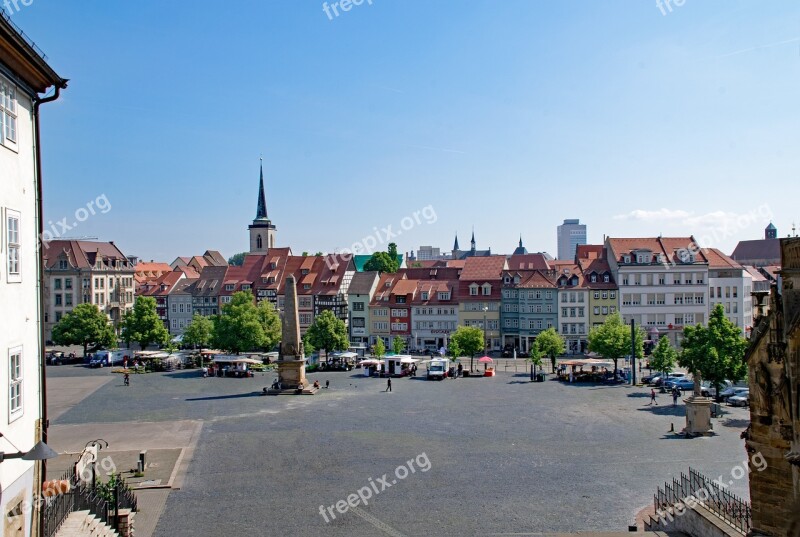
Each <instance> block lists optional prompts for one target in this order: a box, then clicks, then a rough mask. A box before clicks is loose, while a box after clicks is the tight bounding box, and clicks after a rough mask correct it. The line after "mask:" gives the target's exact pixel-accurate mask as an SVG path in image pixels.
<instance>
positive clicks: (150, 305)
mask: <svg viewBox="0 0 800 537" xmlns="http://www.w3.org/2000/svg"><path fill="white" fill-rule="evenodd" d="M121 337H122V339H123V340H124V341H126V342H131V341H135V342H137V343H138V344H139V345H140V346H141V347H142V350H144V349H146V348H147V346H148V345H151V344H156V345H163V344H164V343H166V342H167V340H169V332H168V331H167V329H166V327H165V326H164V321H162V320H161V319H160V318H159V317H158V313H157V311H156V299H155V298H153V297H151V296H139V297H136V302H134V303H133V309H131V310H130V311H129V312H128V313H127V314H126V315H125V317H124V318H123V320H122V332H121Z"/></svg>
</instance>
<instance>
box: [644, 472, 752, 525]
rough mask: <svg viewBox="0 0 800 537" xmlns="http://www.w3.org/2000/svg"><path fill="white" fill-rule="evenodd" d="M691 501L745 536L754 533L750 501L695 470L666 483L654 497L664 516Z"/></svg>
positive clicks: (657, 509) (657, 513)
mask: <svg viewBox="0 0 800 537" xmlns="http://www.w3.org/2000/svg"><path fill="white" fill-rule="evenodd" d="M687 501H690V502H692V501H693V502H695V503H698V504H701V505H702V506H703V507H705V508H706V509H708V510H709V511H711V512H712V513H714V514H716V515H717V516H719V517H720V518H722V519H723V520H726V521H728V522H729V523H730V524H731V525H732V526H734V527H736V528H738V529H739V530H741V531H742V532H744V533H745V534H747V533H749V532H750V529H751V524H752V512H751V508H750V502H747V501H745V500H743V499H741V498H739V497H738V496H736V495H735V494H732V493H730V492H728V491H727V490H725V489H724V488H722V487H721V486H720V485H719V484H717V483H716V482H714V481H712V480H711V479H709V478H707V477H706V476H704V475H703V474H701V473H700V472H698V471H696V470H694V469H692V468H689V475H686V474H684V473H683V472H681V477H680V479H675V478H673V480H672V483H664V488H663V489H662V488H660V487H659V489H658V490H657V491H656V494H655V495H654V497H653V502H654V506H655V511H656V516H661V515H662V514H663V513H664V512H665V511H666V510H667V509H668V508H670V507H673V506H674V505H675V504H676V503H684V504H685V503H687Z"/></svg>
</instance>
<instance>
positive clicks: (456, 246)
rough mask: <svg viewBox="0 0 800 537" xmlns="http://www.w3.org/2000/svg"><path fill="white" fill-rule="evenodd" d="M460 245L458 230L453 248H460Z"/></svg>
mask: <svg viewBox="0 0 800 537" xmlns="http://www.w3.org/2000/svg"><path fill="white" fill-rule="evenodd" d="M460 249H461V248H459V247H458V232H456V242H455V243H454V244H453V250H460Z"/></svg>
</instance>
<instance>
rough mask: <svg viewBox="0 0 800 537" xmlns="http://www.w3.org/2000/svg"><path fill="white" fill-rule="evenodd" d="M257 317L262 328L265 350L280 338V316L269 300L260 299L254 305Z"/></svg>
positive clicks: (273, 346)
mask: <svg viewBox="0 0 800 537" xmlns="http://www.w3.org/2000/svg"><path fill="white" fill-rule="evenodd" d="M256 309H257V310H258V319H259V321H260V322H261V327H262V328H263V329H264V342H263V343H262V345H263V346H264V347H265V348H266V349H267V350H272V349H273V348H275V345H277V344H278V342H279V341H280V340H281V316H280V315H279V314H278V311H277V310H276V309H275V306H274V305H273V304H272V302H270V301H269V300H262V301H261V302H259V303H258V306H256Z"/></svg>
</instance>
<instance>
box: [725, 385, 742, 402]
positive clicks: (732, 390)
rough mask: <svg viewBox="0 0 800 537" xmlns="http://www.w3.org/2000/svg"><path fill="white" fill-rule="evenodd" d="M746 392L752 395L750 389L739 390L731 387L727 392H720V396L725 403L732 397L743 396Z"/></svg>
mask: <svg viewBox="0 0 800 537" xmlns="http://www.w3.org/2000/svg"><path fill="white" fill-rule="evenodd" d="M744 392H747V393H750V388H738V387H736V386H731V387H730V388H728V389H727V390H723V391H722V392H720V394H719V396H720V397H721V398H722V400H723V401H727V400H728V399H730V398H731V397H735V396H737V395H741V394H742V393H744Z"/></svg>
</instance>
